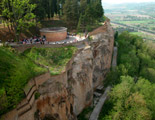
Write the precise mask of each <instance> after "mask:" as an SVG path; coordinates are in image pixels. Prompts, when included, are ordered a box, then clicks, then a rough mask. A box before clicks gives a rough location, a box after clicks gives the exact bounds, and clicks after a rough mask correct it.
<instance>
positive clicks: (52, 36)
mask: <svg viewBox="0 0 155 120" xmlns="http://www.w3.org/2000/svg"><path fill="white" fill-rule="evenodd" d="M44 35H45V36H46V40H47V41H49V42H56V41H61V40H65V39H66V37H67V31H64V32H47V33H46V32H44V33H43V32H41V36H44Z"/></svg>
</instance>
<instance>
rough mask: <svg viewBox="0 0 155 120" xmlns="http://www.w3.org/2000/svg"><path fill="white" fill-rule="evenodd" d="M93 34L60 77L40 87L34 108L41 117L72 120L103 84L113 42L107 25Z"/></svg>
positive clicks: (87, 104)
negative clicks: (38, 97) (35, 107)
mask: <svg viewBox="0 0 155 120" xmlns="http://www.w3.org/2000/svg"><path fill="white" fill-rule="evenodd" d="M96 31H97V34H96V33H95V32H96ZM96 31H94V33H95V35H93V34H94V33H90V34H92V40H90V41H89V42H87V43H86V45H85V46H83V47H82V45H81V46H79V50H78V52H77V53H76V54H75V55H74V57H73V58H72V60H71V61H70V62H69V63H68V65H67V67H66V68H67V69H66V71H65V72H64V73H63V74H61V75H58V76H55V77H52V78H51V79H49V80H48V81H47V82H45V83H44V84H43V85H42V86H40V88H39V92H40V93H41V97H40V99H39V100H38V102H37V109H38V110H39V116H40V117H41V118H45V117H51V118H54V119H58V120H73V119H74V120H75V119H76V115H78V114H79V113H80V112H82V110H83V109H84V108H85V107H86V106H89V105H90V104H91V103H92V99H93V91H94V89H95V88H96V87H97V86H99V85H100V84H103V83H104V82H103V81H104V79H105V75H106V73H107V72H108V71H109V69H110V67H111V59H112V51H113V43H114V38H113V35H114V33H113V30H112V28H111V26H110V24H109V23H106V24H105V25H104V26H103V27H101V28H98V29H97V30H96Z"/></svg>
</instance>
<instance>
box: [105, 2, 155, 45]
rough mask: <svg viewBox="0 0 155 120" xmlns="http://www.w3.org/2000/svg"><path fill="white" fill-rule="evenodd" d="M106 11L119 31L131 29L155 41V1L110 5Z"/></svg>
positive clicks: (130, 30)
mask: <svg viewBox="0 0 155 120" xmlns="http://www.w3.org/2000/svg"><path fill="white" fill-rule="evenodd" d="M120 6H123V7H120ZM105 13H106V16H107V17H108V18H110V19H111V23H112V26H113V28H114V29H115V30H116V31H118V32H119V33H121V32H123V31H129V32H131V33H132V34H135V35H138V36H142V37H143V38H144V40H150V41H153V42H155V2H152V3H137V4H134V5H133V4H132V3H130V4H120V5H111V6H109V5H108V6H107V7H106V6H105Z"/></svg>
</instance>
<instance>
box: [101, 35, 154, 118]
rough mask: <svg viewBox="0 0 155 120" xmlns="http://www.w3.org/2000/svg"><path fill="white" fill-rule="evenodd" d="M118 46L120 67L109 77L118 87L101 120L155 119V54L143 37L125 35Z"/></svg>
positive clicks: (104, 109)
mask: <svg viewBox="0 0 155 120" xmlns="http://www.w3.org/2000/svg"><path fill="white" fill-rule="evenodd" d="M116 42H117V43H118V49H119V50H118V67H117V68H116V69H115V70H113V71H112V72H111V73H109V75H108V76H107V85H109V84H111V85H113V86H114V88H113V89H112V92H111V93H110V99H109V100H108V101H107V102H106V103H105V105H104V106H103V110H102V112H101V114H100V118H99V120H112V119H113V120H120V119H123V120H124V119H129V120H133V119H134V120H154V119H155V94H154V91H155V81H154V80H155V59H154V57H155V51H154V48H151V47H150V46H151V45H150V46H149V47H148V45H147V44H148V43H145V42H143V40H142V38H141V37H138V36H136V35H131V34H129V33H128V32H123V33H122V34H121V35H119V37H118V38H117V39H116Z"/></svg>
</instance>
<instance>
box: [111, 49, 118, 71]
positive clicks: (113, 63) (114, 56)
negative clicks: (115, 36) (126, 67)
mask: <svg viewBox="0 0 155 120" xmlns="http://www.w3.org/2000/svg"><path fill="white" fill-rule="evenodd" d="M117 52H118V50H117V47H114V53H113V60H112V68H115V67H116V66H117Z"/></svg>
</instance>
